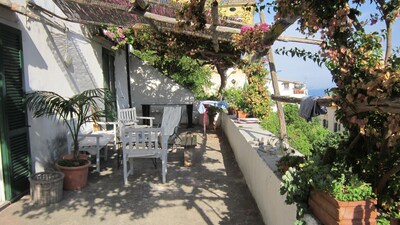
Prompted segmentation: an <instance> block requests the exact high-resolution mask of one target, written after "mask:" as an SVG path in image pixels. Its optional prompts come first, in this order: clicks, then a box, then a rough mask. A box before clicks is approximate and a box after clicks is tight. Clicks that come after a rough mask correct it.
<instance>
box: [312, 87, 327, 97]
mask: <svg viewBox="0 0 400 225" xmlns="http://www.w3.org/2000/svg"><path fill="white" fill-rule="evenodd" d="M326 89H328V88H320V89H308V95H310V96H320V97H323V96H326V95H327V94H326V93H325V90H326Z"/></svg>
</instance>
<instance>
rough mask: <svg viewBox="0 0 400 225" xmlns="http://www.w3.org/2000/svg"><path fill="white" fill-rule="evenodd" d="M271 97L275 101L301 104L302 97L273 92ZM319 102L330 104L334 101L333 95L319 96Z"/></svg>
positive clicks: (320, 103)
mask: <svg viewBox="0 0 400 225" xmlns="http://www.w3.org/2000/svg"><path fill="white" fill-rule="evenodd" d="M271 99H272V100H274V101H277V102H287V103H296V104H300V102H301V99H302V98H298V97H291V96H282V95H276V94H273V95H271ZM317 103H318V104H319V105H326V106H328V105H331V104H332V103H333V99H332V98H331V97H324V98H319V99H318V100H317Z"/></svg>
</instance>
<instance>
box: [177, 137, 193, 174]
mask: <svg viewBox="0 0 400 225" xmlns="http://www.w3.org/2000/svg"><path fill="white" fill-rule="evenodd" d="M176 144H177V145H178V146H181V147H183V148H184V151H183V165H184V166H186V167H189V166H191V165H192V155H193V152H192V150H193V149H194V148H195V147H196V146H197V135H196V134H192V133H191V132H187V133H184V134H181V135H179V138H177V140H176Z"/></svg>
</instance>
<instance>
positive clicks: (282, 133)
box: [260, 11, 288, 146]
mask: <svg viewBox="0 0 400 225" xmlns="http://www.w3.org/2000/svg"><path fill="white" fill-rule="evenodd" d="M260 21H261V22H262V23H266V22H267V21H266V19H265V14H264V11H261V12H260ZM267 58H268V65H269V70H270V73H271V80H272V87H273V89H274V94H276V95H280V92H279V85H278V77H277V73H276V67H275V60H274V53H273V51H272V47H270V48H269V49H268V53H267ZM276 108H277V111H278V117H279V140H280V141H281V146H283V145H282V142H286V143H287V140H288V139H287V138H288V135H287V130H286V122H285V113H284V111H283V107H282V103H280V102H278V101H277V102H276Z"/></svg>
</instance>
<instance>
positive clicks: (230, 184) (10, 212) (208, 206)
mask: <svg viewBox="0 0 400 225" xmlns="http://www.w3.org/2000/svg"><path fill="white" fill-rule="evenodd" d="M192 132H195V133H197V135H198V138H197V140H198V142H199V144H198V145H197V147H196V149H194V150H193V153H194V154H193V160H192V163H193V165H192V166H191V167H183V166H182V165H183V151H182V150H180V149H178V150H175V151H173V152H171V153H170V154H169V162H168V165H169V167H168V174H167V183H166V184H163V183H161V181H160V178H161V173H160V171H159V168H160V167H161V166H160V163H159V165H158V167H157V169H155V168H154V166H153V163H152V162H151V159H138V160H136V161H135V162H137V163H136V164H135V168H136V170H135V174H134V175H133V176H130V177H129V183H130V185H129V186H124V185H123V178H122V168H121V169H117V163H116V160H112V159H110V160H108V161H107V162H106V163H102V164H101V165H102V171H101V172H100V174H99V173H96V172H94V171H93V172H91V173H90V174H89V184H88V186H87V187H85V188H84V189H83V190H82V191H79V192H71V191H64V198H63V200H62V201H61V202H59V203H56V204H52V205H49V206H47V207H39V206H35V205H32V203H31V202H30V199H29V196H25V197H23V198H22V199H21V200H20V201H18V202H15V203H13V204H11V205H10V206H8V207H7V208H6V209H4V210H3V211H1V212H0V224H5V225H6V224H7V225H13V224H18V225H24V224H55V225H62V224H79V225H81V224H113V225H117V224H163V225H168V224H171V225H180V224H183V225H186V224H191V225H192V224H229V225H231V224H249V225H257V224H263V222H262V218H261V216H260V213H259V211H258V209H257V206H256V204H255V201H254V199H253V198H252V196H251V194H250V192H249V190H248V188H247V186H246V183H245V181H244V178H243V176H242V174H241V172H240V170H239V168H238V166H237V164H236V162H235V158H234V155H233V153H232V150H231V148H230V146H229V143H228V142H227V140H226V139H225V138H224V136H223V134H222V132H220V131H218V132H212V131H208V134H207V139H204V138H203V135H202V133H201V132H202V131H201V129H200V128H198V129H194V130H192ZM103 165H104V166H103Z"/></svg>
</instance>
